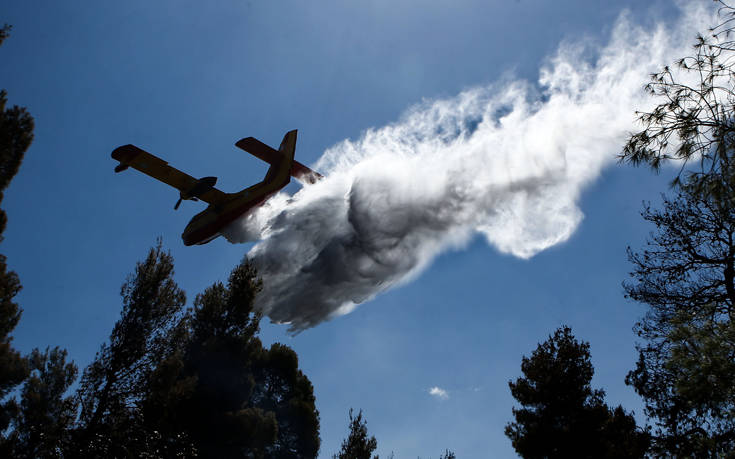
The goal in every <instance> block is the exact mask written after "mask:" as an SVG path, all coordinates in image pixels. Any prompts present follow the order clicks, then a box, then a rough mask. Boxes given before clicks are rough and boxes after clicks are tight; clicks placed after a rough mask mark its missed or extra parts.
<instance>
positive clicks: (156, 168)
mask: <svg viewBox="0 0 735 459" xmlns="http://www.w3.org/2000/svg"><path fill="white" fill-rule="evenodd" d="M112 157H113V158H114V159H116V160H118V161H120V165H118V166H117V167H116V168H115V172H121V171H123V170H125V169H127V168H128V167H132V168H133V169H137V170H139V171H140V172H142V173H144V174H146V175H149V176H151V177H153V178H154V179H156V180H159V181H161V182H163V183H165V184H167V185H170V186H172V187H174V188H176V189H178V190H179V191H180V192H181V195H182V197H184V199H190V198H191V197H197V198H199V199H201V200H202V201H204V202H207V203H209V204H217V203H219V202H222V201H224V200H225V198H226V194H225V193H223V192H222V191H220V190H218V189H217V188H214V186H212V185H214V183H212V182H213V181H216V178H214V177H211V179H213V181H209V180H205V179H207V178H208V177H205V179H200V180H197V179H195V178H194V177H192V176H191V175H188V174H185V173H184V172H181V171H180V170H178V169H176V168H174V167H171V166H169V165H168V163H167V162H166V161H164V160H162V159H161V158H159V157H157V156H155V155H152V154H150V153H148V152H147V151H145V150H141V149H140V148H138V147H136V146H135V145H123V146H122V147H118V148H116V149H115V150H114V151H113V152H112ZM185 196H188V197H185Z"/></svg>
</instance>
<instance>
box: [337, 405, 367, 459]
mask: <svg viewBox="0 0 735 459" xmlns="http://www.w3.org/2000/svg"><path fill="white" fill-rule="evenodd" d="M377 448H378V441H377V440H376V439H375V437H374V436H372V435H371V436H369V437H368V430H367V422H366V421H365V419H363V417H362V410H360V411H359V412H358V413H357V416H354V417H353V416H352V408H350V432H349V434H348V435H347V438H345V439H344V440H342V448H341V449H340V451H339V453H337V454H335V455H333V456H332V457H333V458H334V459H370V456H371V455H372V454H373V451H375V450H376V449H377ZM373 459H378V456H375V457H374V458H373Z"/></svg>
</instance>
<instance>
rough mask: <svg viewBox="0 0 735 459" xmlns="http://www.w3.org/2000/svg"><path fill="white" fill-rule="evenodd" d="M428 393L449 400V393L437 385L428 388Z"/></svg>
mask: <svg viewBox="0 0 735 459" xmlns="http://www.w3.org/2000/svg"><path fill="white" fill-rule="evenodd" d="M429 395H433V396H434V397H436V398H438V399H440V400H449V393H448V392H447V391H445V390H444V389H442V388H441V387H438V386H434V387H432V388H431V389H429Z"/></svg>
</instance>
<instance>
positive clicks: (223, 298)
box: [144, 262, 320, 458]
mask: <svg viewBox="0 0 735 459" xmlns="http://www.w3.org/2000/svg"><path fill="white" fill-rule="evenodd" d="M259 290H260V281H259V280H258V279H257V277H256V273H255V270H254V269H253V267H252V266H251V265H250V264H249V263H247V262H244V263H242V264H241V265H239V266H238V267H237V268H235V269H234V270H233V271H232V273H231V275H230V278H229V281H228V283H227V285H226V286H225V285H223V284H221V283H216V284H214V285H213V286H211V287H209V288H208V289H207V290H206V291H205V292H204V293H203V294H201V295H198V296H197V298H196V301H195V302H194V308H193V310H192V311H191V313H190V315H189V317H188V318H187V320H186V322H187V324H188V327H189V333H188V337H187V339H186V341H185V342H184V344H183V346H182V347H181V348H180V349H179V350H178V351H177V352H175V353H174V354H172V355H171V356H170V357H169V358H168V359H167V360H165V361H163V362H162V363H161V364H160V365H159V366H158V367H157V369H156V373H155V375H154V378H153V381H152V384H151V391H150V393H149V394H148V397H147V399H146V401H145V404H144V406H145V411H144V412H145V415H146V418H147V419H148V420H149V421H150V422H153V423H154V425H156V428H157V429H159V430H161V431H164V432H166V431H168V432H185V433H187V434H188V435H189V437H190V438H191V439H192V441H193V442H194V444H195V445H196V447H197V449H198V451H200V453H201V454H202V455H203V456H205V457H273V458H302V457H303V458H306V457H316V455H317V453H318V451H319V443H320V440H319V413H318V412H317V410H316V407H315V399H314V394H313V387H312V385H311V383H310V382H309V380H308V378H306V376H305V375H304V374H303V373H302V372H301V371H300V370H299V369H298V358H297V356H296V353H295V352H293V350H291V349H290V348H289V347H287V346H285V345H282V344H278V343H276V344H274V345H272V346H271V347H270V349H265V348H263V346H262V344H261V342H260V339H258V337H257V333H258V330H259V323H260V316H259V315H258V314H256V313H255V312H254V311H253V300H254V298H255V295H256V294H257V292H258V291H259ZM156 418H157V419H156Z"/></svg>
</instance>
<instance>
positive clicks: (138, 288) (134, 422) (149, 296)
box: [79, 240, 186, 456]
mask: <svg viewBox="0 0 735 459" xmlns="http://www.w3.org/2000/svg"><path fill="white" fill-rule="evenodd" d="M173 273H174V266H173V258H172V257H171V255H170V254H168V253H166V252H164V251H163V249H162V244H161V241H160V240H159V241H158V243H157V245H156V246H155V247H154V248H152V249H151V250H150V251H149V252H148V256H147V257H146V259H145V260H144V261H143V262H139V263H138V264H137V265H136V268H135V272H134V274H132V275H131V276H129V277H128V279H127V280H126V282H125V283H124V284H123V286H122V289H121V292H120V296H121V297H122V299H123V309H122V312H121V317H120V320H118V321H117V323H115V326H114V328H113V330H112V333H111V335H110V340H109V343H105V344H103V345H102V348H101V349H100V351H99V352H98V353H97V355H96V357H95V359H94V361H93V362H92V363H91V364H90V365H89V366H87V368H86V369H85V370H84V374H83V376H82V380H81V383H80V387H79V398H80V401H81V414H80V428H79V435H80V436H79V439H80V442H81V443H84V444H87V445H89V448H90V450H89V451H88V454H90V455H93V454H94V455H109V456H124V455H125V452H126V451H129V450H130V449H131V448H134V449H135V448H136V447H135V446H133V445H132V443H136V442H137V443H139V444H143V443H145V442H146V441H148V440H146V438H147V437H146V435H145V434H144V433H145V429H144V428H143V427H142V426H141V420H142V418H141V417H140V415H139V412H138V404H139V402H140V401H141V400H142V399H143V397H144V395H145V393H146V390H147V385H148V384H149V381H150V378H151V374H152V372H153V368H154V367H155V365H156V364H157V363H158V362H159V361H161V360H162V359H164V358H165V357H166V356H167V355H168V354H169V353H170V352H171V344H170V342H169V336H170V331H171V329H173V328H175V326H176V325H177V324H178V322H179V320H180V319H181V316H182V314H183V308H184V305H185V303H186V295H185V294H184V292H183V290H181V289H180V288H179V287H178V285H177V284H176V282H175V281H174V279H173Z"/></svg>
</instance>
